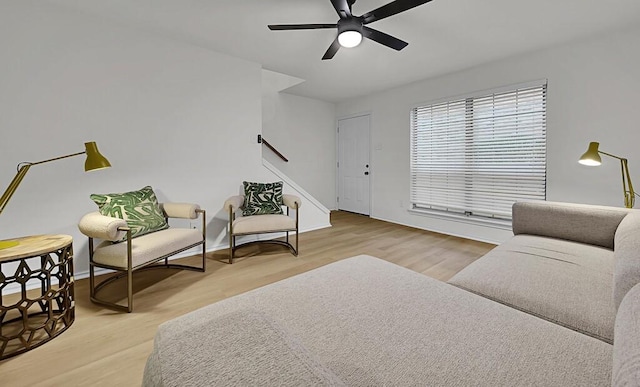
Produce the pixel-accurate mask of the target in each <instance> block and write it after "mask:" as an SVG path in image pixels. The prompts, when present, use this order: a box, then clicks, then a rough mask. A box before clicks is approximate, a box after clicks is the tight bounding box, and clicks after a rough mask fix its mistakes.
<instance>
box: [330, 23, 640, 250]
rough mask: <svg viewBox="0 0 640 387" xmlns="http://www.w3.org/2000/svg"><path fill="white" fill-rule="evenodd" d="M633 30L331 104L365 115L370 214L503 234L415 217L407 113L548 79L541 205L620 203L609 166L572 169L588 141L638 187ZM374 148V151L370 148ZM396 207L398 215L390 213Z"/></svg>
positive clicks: (499, 234) (343, 112) (489, 235)
mask: <svg viewBox="0 0 640 387" xmlns="http://www.w3.org/2000/svg"><path fill="white" fill-rule="evenodd" d="M638 41H640V28H634V29H630V30H626V31H619V32H615V33H611V34H609V35H607V36H603V37H599V38H596V39H591V40H588V41H581V42H577V43H574V44H570V45H565V46H561V47H556V48H553V49H548V50H544V51H540V52H535V53H530V54H527V55H522V56H518V57H514V58H511V59H507V60H502V61H499V62H496V63H490V64H487V65H484V66H480V67H476V68H472V69H469V70H467V71H463V72H459V73H454V74H450V75H447V76H443V77H439V78H435V79H428V80H424V81H421V82H416V83H413V84H411V85H407V86H404V87H399V88H396V89H392V90H387V91H384V92H381V93H377V94H374V95H369V96H366V97H362V98H354V99H352V100H349V101H345V102H344V103H340V104H338V108H337V116H338V117H345V116H349V115H353V114H356V113H361V112H371V113H372V124H371V125H372V128H371V134H372V140H371V142H372V144H373V145H374V146H373V150H372V153H371V154H372V211H371V216H372V217H375V218H380V219H386V220H390V221H393V222H397V223H402V224H407V225H411V226H415V227H420V228H424V229H429V230H435V231H440V232H444V233H449V234H453V235H461V236H466V237H469V238H474V239H480V240H486V241H493V242H500V241H503V240H504V239H506V238H508V237H509V236H510V235H511V233H510V232H509V231H504V230H498V229H492V228H488V227H483V226H476V225H470V224H467V223H460V222H453V221H448V220H442V219H436V218H433V217H426V216H421V215H415V214H413V213H410V212H408V211H407V208H406V207H408V202H409V111H410V108H411V107H412V106H414V105H415V104H417V103H421V102H425V103H426V102H430V101H434V100H438V99H442V98H444V97H454V96H458V95H462V94H467V93H469V92H475V91H478V90H487V89H491V88H495V87H500V86H506V85H511V84H517V83H521V82H526V81H531V80H536V79H544V78H547V79H548V107H547V113H548V121H547V200H553V201H570V202H578V203H591V204H603V205H612V206H623V198H622V192H621V191H622V190H621V176H620V170H619V163H618V162H617V161H616V160H614V159H610V158H605V159H604V160H603V162H604V164H603V166H601V167H599V168H590V167H585V166H583V165H580V164H578V163H577V159H578V158H579V156H580V155H581V154H582V153H583V152H585V150H586V148H587V145H588V143H589V141H599V142H600V143H601V146H600V149H601V150H604V151H606V152H609V153H613V154H616V155H621V156H624V157H627V158H628V159H629V166H630V169H631V174H632V179H633V178H635V179H636V180H637V181H640V152H638V144H640V129H639V127H638V120H637V104H638V101H640V67H639V66H638V63H640V50H638V49H637V47H638ZM377 148H381V149H377ZM401 203H402V204H403V205H404V207H405V208H402V207H400V204H401Z"/></svg>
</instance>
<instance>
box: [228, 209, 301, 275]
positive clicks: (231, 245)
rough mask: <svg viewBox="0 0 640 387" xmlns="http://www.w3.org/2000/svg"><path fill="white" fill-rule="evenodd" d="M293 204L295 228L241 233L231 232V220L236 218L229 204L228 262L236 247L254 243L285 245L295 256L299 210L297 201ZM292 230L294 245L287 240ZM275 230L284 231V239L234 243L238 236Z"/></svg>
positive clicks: (233, 256)
mask: <svg viewBox="0 0 640 387" xmlns="http://www.w3.org/2000/svg"><path fill="white" fill-rule="evenodd" d="M295 206H296V207H295V208H294V209H295V210H296V217H295V220H296V227H295V228H290V229H283V230H269V231H257V232H250V233H242V234H234V233H233V222H234V221H235V220H236V215H235V211H234V210H233V207H232V206H229V264H232V263H233V259H234V258H235V252H236V250H237V249H239V248H241V247H245V246H250V245H255V244H274V245H280V246H286V247H288V248H289V250H290V251H291V254H293V255H294V256H296V257H297V256H298V234H299V232H298V212H299V211H298V210H299V208H300V206H299V205H298V203H295ZM256 216H257V215H256ZM287 216H289V207H287ZM293 231H295V233H296V243H295V247H294V245H292V244H291V243H290V242H289V233H290V232H293ZM276 232H284V233H285V240H284V241H281V240H277V239H265V240H256V241H251V242H246V243H243V244H241V245H236V237H238V236H243V235H256V234H270V233H276Z"/></svg>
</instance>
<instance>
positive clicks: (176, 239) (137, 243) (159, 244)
mask: <svg viewBox="0 0 640 387" xmlns="http://www.w3.org/2000/svg"><path fill="white" fill-rule="evenodd" d="M198 242H202V232H200V231H198V230H195V229H189V228H170V229H166V230H162V231H157V232H154V233H151V234H146V235H143V236H141V237H139V238H136V239H132V240H131V253H132V265H133V267H134V268H135V267H136V266H139V265H143V264H145V263H147V262H149V261H152V260H154V259H156V258H159V257H162V256H164V255H167V254H171V253H173V252H175V251H177V250H181V249H184V248H185V247H187V246H191V245H194V244H197V243H198ZM93 260H94V262H96V263H98V264H103V265H109V266H114V267H118V268H121V269H126V268H127V243H126V242H121V243H111V242H108V241H104V242H102V243H100V244H99V245H98V246H97V247H96V248H95V251H94V253H93Z"/></svg>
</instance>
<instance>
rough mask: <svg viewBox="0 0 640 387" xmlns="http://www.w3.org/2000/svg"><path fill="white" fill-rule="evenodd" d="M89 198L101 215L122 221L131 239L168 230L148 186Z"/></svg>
mask: <svg viewBox="0 0 640 387" xmlns="http://www.w3.org/2000/svg"><path fill="white" fill-rule="evenodd" d="M90 197H91V200H93V201H94V202H95V203H96V204H97V205H98V208H99V211H100V213H101V214H102V215H105V216H111V217H113V218H119V219H124V220H125V221H126V222H127V226H129V228H130V229H131V237H132V238H134V237H137V236H141V235H144V234H148V233H151V232H154V231H160V230H164V229H166V228H169V224H168V223H167V220H166V219H165V217H164V215H163V213H162V210H161V209H160V205H159V204H158V199H157V198H156V194H155V193H154V192H153V189H151V187H149V186H146V187H144V188H142V189H140V190H138V191H131V192H124V193H111V194H92V195H91V196H90ZM122 240H124V238H123V239H122Z"/></svg>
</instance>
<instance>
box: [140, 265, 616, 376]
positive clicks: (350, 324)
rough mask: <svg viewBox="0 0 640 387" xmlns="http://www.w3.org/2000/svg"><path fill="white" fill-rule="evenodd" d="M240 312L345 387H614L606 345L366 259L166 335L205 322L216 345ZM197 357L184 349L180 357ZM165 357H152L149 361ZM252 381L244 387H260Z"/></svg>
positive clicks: (204, 314)
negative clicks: (271, 325) (290, 342)
mask: <svg viewBox="0 0 640 387" xmlns="http://www.w3.org/2000/svg"><path fill="white" fill-rule="evenodd" d="M246 309H257V310H260V312H261V313H263V314H264V315H266V316H268V318H269V319H270V320H273V321H275V323H276V324H278V326H279V327H281V329H282V330H284V331H286V333H287V336H289V337H295V338H297V342H298V343H299V344H300V345H301V346H302V347H304V349H305V350H306V351H308V352H309V353H310V354H311V355H312V356H313V357H314V358H315V359H317V360H318V362H320V363H321V364H324V366H326V367H328V368H329V369H330V370H331V372H333V374H335V375H336V376H337V377H338V378H339V379H340V380H342V381H344V383H345V384H347V385H354V386H364V385H367V386H382V385H388V386H415V385H422V386H445V385H459V386H464V385H474V386H482V385H484V386H514V385H539V386H577V385H582V386H602V385H606V384H607V383H609V382H610V381H611V356H612V348H611V345H609V344H606V343H604V342H602V341H600V340H596V339H594V338H592V337H589V336H585V335H582V334H579V333H577V332H574V331H572V330H569V329H566V328H564V327H561V326H558V325H556V324H552V323H550V322H548V321H545V320H542V319H539V318H536V317H533V316H530V315H528V314H525V313H522V312H520V311H518V310H515V309H512V308H508V307H506V306H504V305H501V304H499V303H496V302H493V301H490V300H487V299H485V298H482V297H479V296H477V295H475V294H472V293H469V292H466V291H464V290H461V289H458V288H455V287H453V286H451V285H448V284H446V283H442V282H440V281H437V280H434V279H432V278H429V277H426V276H424V275H422V274H418V273H415V272H412V271H410V270H407V269H405V268H402V267H399V266H396V265H394V264H391V263H388V262H385V261H382V260H379V259H376V258H372V257H367V256H359V257H355V258H351V259H345V260H342V261H339V262H336V263H332V264H330V265H327V266H324V267H322V268H319V269H316V270H312V271H309V272H307V273H303V274H300V275H297V276H295V277H292V278H289V279H286V280H283V281H280V282H276V283H273V284H271V285H267V286H264V287H261V288H258V289H255V290H252V291H250V292H247V293H244V294H241V295H239V296H235V297H231V298H228V299H226V300H223V301H220V302H217V303H215V304H212V305H209V306H207V307H205V308H202V309H200V310H197V311H195V312H192V313H189V314H187V315H185V316H182V317H179V318H177V319H174V320H172V321H171V322H170V323H168V324H170V325H167V326H166V328H169V327H170V329H171V330H174V331H175V332H174V333H173V335H174V337H181V335H183V334H185V335H186V334H189V332H193V331H200V329H202V328H201V325H200V324H198V323H197V322H198V321H199V322H202V321H206V322H208V324H205V326H206V330H205V331H202V332H205V333H204V334H202V335H201V336H200V337H202V338H203V340H205V339H206V340H208V341H214V340H216V339H217V338H220V337H221V336H223V335H224V334H225V333H224V332H227V330H228V329H227V328H226V327H225V326H224V325H225V324H222V323H220V322H221V321H225V320H224V318H225V316H228V315H229V314H230V313H233V312H235V311H241V310H246ZM221 319H223V320H221ZM165 330H166V329H165ZM197 348H199V347H192V346H185V347H184V348H182V352H183V353H185V354H190V353H194V352H197V351H198V349H197ZM234 348H237V347H234ZM162 350H163V348H162V346H159V348H156V349H155V350H154V354H152V355H151V358H153V357H154V356H155V352H158V351H162ZM251 352H252V348H251V346H245V347H244V350H239V351H234V352H233V355H234V356H225V354H224V353H221V352H220V351H215V352H214V351H212V352H210V353H209V354H210V355H211V356H220V357H221V358H222V359H221V360H226V361H228V362H229V363H231V366H233V367H238V368H241V367H247V366H251V365H250V362H246V361H244V359H252V358H253V354H252V353H251ZM199 366H200V365H199V364H197V363H192V364H188V366H185V368H183V369H181V372H182V373H183V375H188V374H190V373H191V372H198V371H197V370H195V368H197V367H199ZM156 372H157V371H156ZM145 377H147V376H146V375H145ZM257 378H258V379H257V380H252V381H249V382H248V383H247V385H266V384H265V383H261V381H260V377H259V376H258V377H257ZM301 385H303V383H301Z"/></svg>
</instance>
